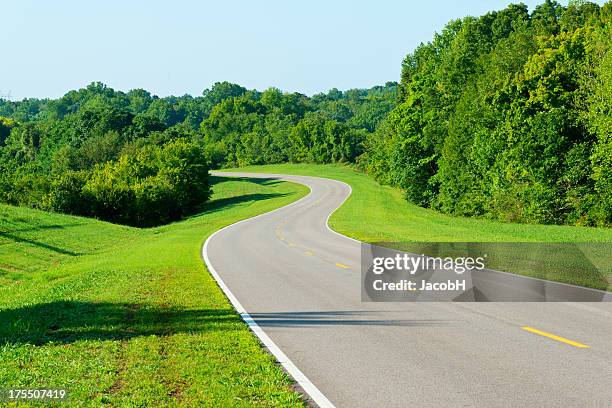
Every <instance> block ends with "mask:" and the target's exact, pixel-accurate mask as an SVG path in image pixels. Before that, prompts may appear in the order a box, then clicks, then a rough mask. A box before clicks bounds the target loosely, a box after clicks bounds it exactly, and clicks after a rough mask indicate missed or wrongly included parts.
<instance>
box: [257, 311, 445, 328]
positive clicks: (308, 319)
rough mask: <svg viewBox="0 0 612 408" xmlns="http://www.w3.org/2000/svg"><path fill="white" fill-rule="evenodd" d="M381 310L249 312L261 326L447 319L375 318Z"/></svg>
mask: <svg viewBox="0 0 612 408" xmlns="http://www.w3.org/2000/svg"><path fill="white" fill-rule="evenodd" d="M378 313H382V312H368V311H326V312H279V313H251V314H250V316H251V317H252V318H253V319H254V320H255V321H256V322H257V324H258V325H260V326H261V327H264V328H265V327H309V326H414V327H416V326H440V325H446V324H448V323H449V321H445V320H436V319H397V320H389V319H376V318H375V317H376V315H377V314H378Z"/></svg>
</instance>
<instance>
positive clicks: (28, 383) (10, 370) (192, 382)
mask: <svg viewBox="0 0 612 408" xmlns="http://www.w3.org/2000/svg"><path fill="white" fill-rule="evenodd" d="M213 189H214V195H213V201H212V202H211V203H210V204H209V205H208V206H207V207H206V209H205V210H204V211H203V212H202V213H201V214H199V215H197V216H194V217H192V218H190V219H187V220H184V221H181V222H177V223H174V224H170V225H166V226H162V227H158V228H152V229H137V228H129V227H124V226H118V225H113V224H109V223H104V222H99V221H95V220H91V219H86V218H79V217H71V216H64V215H58V214H50V213H45V212H41V211H36V210H30V209H24V208H16V207H10V206H5V205H0V388H27V387H30V388H32V387H54V388H65V389H67V390H68V392H69V393H70V397H69V398H70V402H72V403H73V404H70V405H84V406H101V405H102V406H105V405H108V406H211V407H218V406H232V407H233V406H253V405H256V406H303V402H302V400H301V398H300V396H299V394H298V393H296V392H295V391H294V390H293V389H292V384H291V381H290V379H289V378H288V377H287V375H285V374H284V372H283V371H282V370H281V369H280V368H279V367H278V366H277V365H276V364H275V362H274V360H273V358H272V357H271V356H270V355H268V354H267V353H266V352H265V351H264V350H263V349H262V347H261V345H260V344H259V342H258V341H257V339H256V338H255V337H254V336H253V335H252V334H251V333H250V331H249V330H248V327H247V326H246V325H245V324H244V323H243V322H242V320H241V319H240V317H239V316H238V315H237V314H236V312H235V311H234V310H233V308H232V307H231V305H230V304H229V302H228V301H227V299H226V298H225V296H224V295H223V294H222V292H221V290H220V289H219V288H218V286H217V285H216V283H215V282H214V280H213V278H212V277H211V276H210V275H209V274H208V273H207V272H206V269H205V266H204V265H203V262H202V260H201V258H200V249H201V245H202V243H203V242H204V240H205V239H206V238H207V236H209V235H210V234H211V233H213V232H214V231H216V230H218V229H219V228H221V227H223V226H225V225H228V224H230V223H232V222H235V221H237V220H240V219H244V218H247V217H250V216H253V215H256V214H260V213H263V212H267V211H270V210H272V209H274V208H277V207H280V206H282V205H285V204H288V203H289V202H292V201H294V200H296V199H298V198H300V197H302V196H304V195H305V194H307V192H308V190H307V189H306V188H305V187H303V186H299V185H296V184H292V183H282V182H277V181H270V180H268V181H266V180H264V181H262V180H255V179H240V180H231V181H228V180H227V179H218V178H214V187H213ZM58 405H59V406H62V404H58Z"/></svg>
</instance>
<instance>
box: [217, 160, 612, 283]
mask: <svg viewBox="0 0 612 408" xmlns="http://www.w3.org/2000/svg"><path fill="white" fill-rule="evenodd" d="M228 171H249V172H264V173H285V174H298V175H310V176H319V177H327V178H332V179H336V180H341V181H344V182H346V183H348V184H350V185H351V187H352V189H353V194H352V195H351V197H350V198H349V199H348V200H347V201H346V203H345V204H344V205H343V206H342V207H340V208H339V209H338V210H337V211H336V212H335V213H334V214H333V215H332V217H331V219H330V226H331V227H332V228H333V229H334V230H336V231H338V232H340V233H342V234H345V235H347V236H350V237H353V238H355V239H358V240H360V241H364V242H369V243H384V245H386V246H396V247H399V248H401V249H406V250H410V251H411V252H417V253H421V251H422V250H423V248H424V247H425V246H423V245H421V246H418V245H417V246H416V247H415V246H414V245H411V244H410V243H424V242H479V243H491V242H497V243H511V242H533V243H555V244H547V245H539V246H535V245H523V246H521V245H518V246H511V245H494V244H489V245H485V246H484V249H483V251H484V252H486V253H489V254H493V253H494V255H496V261H495V262H493V264H492V265H491V264H489V266H490V267H491V268H493V267H495V269H500V270H507V271H509V272H515V273H521V274H525V275H528V276H534V277H538V278H543V279H550V280H557V281H560V282H566V283H572V284H578V285H583V286H589V287H593V288H598V289H606V288H608V289H609V290H611V289H612V254H610V251H609V249H610V246H609V245H607V246H602V244H597V245H589V243H610V242H612V229H610V228H587V227H574V226H558V225H531V224H509V223H501V222H496V221H491V220H484V219H475V218H464V217H451V216H448V215H444V214H441V213H439V212H436V211H433V210H429V209H425V208H421V207H418V206H416V205H413V204H410V203H408V202H406V200H405V199H404V197H403V195H402V192H401V191H400V190H398V189H395V188H392V187H388V186H381V185H379V184H378V183H377V182H376V181H374V180H373V179H372V178H370V177H369V176H367V175H365V174H363V173H361V172H359V171H357V170H355V169H354V168H351V167H348V166H343V165H312V164H281V165H268V166H252V167H244V168H239V169H228ZM557 243H582V244H579V245H577V246H574V245H564V244H557ZM604 245H605V244H604ZM437 249H439V247H438V248H437ZM534 251H535V253H534ZM423 252H424V253H427V251H423ZM560 252H563V253H564V255H566V256H565V258H563V257H559V256H558V255H559V253H560ZM574 254H578V257H579V258H580V257H581V258H580V262H581V263H580V262H579V265H578V266H577V265H576V259H577V257H576V256H574ZM428 255H434V254H429V253H428ZM441 255H444V254H441ZM534 260H535V261H534ZM582 267H585V268H586V269H584V268H582ZM578 269H582V270H583V272H577V270H578Z"/></svg>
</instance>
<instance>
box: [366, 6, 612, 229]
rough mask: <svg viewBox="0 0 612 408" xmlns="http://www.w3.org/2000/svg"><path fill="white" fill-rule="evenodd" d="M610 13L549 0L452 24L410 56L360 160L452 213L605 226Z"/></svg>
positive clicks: (610, 163)
mask: <svg viewBox="0 0 612 408" xmlns="http://www.w3.org/2000/svg"><path fill="white" fill-rule="evenodd" d="M611 10H612V4H610V3H607V4H606V5H604V6H603V7H601V8H600V7H599V6H597V5H596V4H593V3H589V2H573V3H571V4H570V5H569V6H568V7H563V6H561V5H559V4H558V3H556V2H554V1H550V0H547V1H546V2H544V3H543V4H541V5H539V6H538V7H536V8H535V10H534V11H533V12H531V14H529V13H528V11H527V8H526V7H525V6H524V5H510V6H508V7H507V8H506V9H505V10H502V11H499V12H491V13H488V14H486V15H484V16H481V17H479V18H473V17H467V18H464V19H462V20H457V21H453V22H451V23H449V24H448V25H447V26H446V27H445V28H444V30H442V32H441V33H440V34H437V35H436V36H435V38H434V40H433V41H432V42H430V43H427V44H422V45H421V46H419V47H418V48H417V49H416V50H415V52H414V53H412V54H410V55H408V56H407V57H406V59H405V60H404V63H403V70H402V81H401V83H400V100H399V103H398V106H397V107H396V108H394V110H393V111H392V112H391V113H390V114H389V115H388V116H387V118H386V119H385V123H384V124H382V125H381V126H379V127H378V131H377V132H374V133H373V134H371V135H369V136H368V140H367V141H366V154H365V155H364V156H363V157H361V158H360V163H361V164H362V165H363V167H364V168H365V169H366V170H368V171H369V172H371V173H372V174H374V175H375V176H376V177H377V178H378V179H379V180H380V181H382V182H385V183H389V184H392V185H395V186H398V187H401V188H402V189H403V190H404V191H405V193H406V197H407V198H408V199H409V200H410V201H412V202H414V203H416V204H419V205H423V206H428V207H433V208H436V209H439V210H441V211H443V212H445V213H449V214H455V215H467V216H481V217H488V218H495V219H500V220H505V221H513V222H529V223H556V224H563V223H569V224H582V225H610V224H611V220H612V209H611V205H610V203H611V202H612V200H611V196H610V194H611V192H612V178H611V177H610V174H612V160H611V159H610V157H612V150H611V147H610V129H611V126H610V125H611V122H610V117H611V113H610V112H611V109H610V104H611V100H612V98H611V97H610V95H612V92H611V89H610V72H611V68H612V65H611V63H610V61H612V53H611V52H610V49H611V48H612V47H611V45H612V35H611V32H610V30H611V24H612V22H611V21H612V20H611V18H610V15H611Z"/></svg>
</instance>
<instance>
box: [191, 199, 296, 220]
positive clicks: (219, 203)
mask: <svg viewBox="0 0 612 408" xmlns="http://www.w3.org/2000/svg"><path fill="white" fill-rule="evenodd" d="M287 195H289V193H257V194H242V195H239V196H235V197H226V198H220V199H218V200H213V201H210V202H208V203H206V204H205V205H204V206H202V208H201V210H200V212H199V213H197V214H195V215H193V216H192V217H194V216H199V215H203V214H210V213H215V212H217V211H221V210H227V209H229V208H231V207H234V206H236V205H239V204H241V203H245V202H249V201H263V200H270V199H272V198H278V197H285V196H287ZM189 218H191V217H189Z"/></svg>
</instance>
